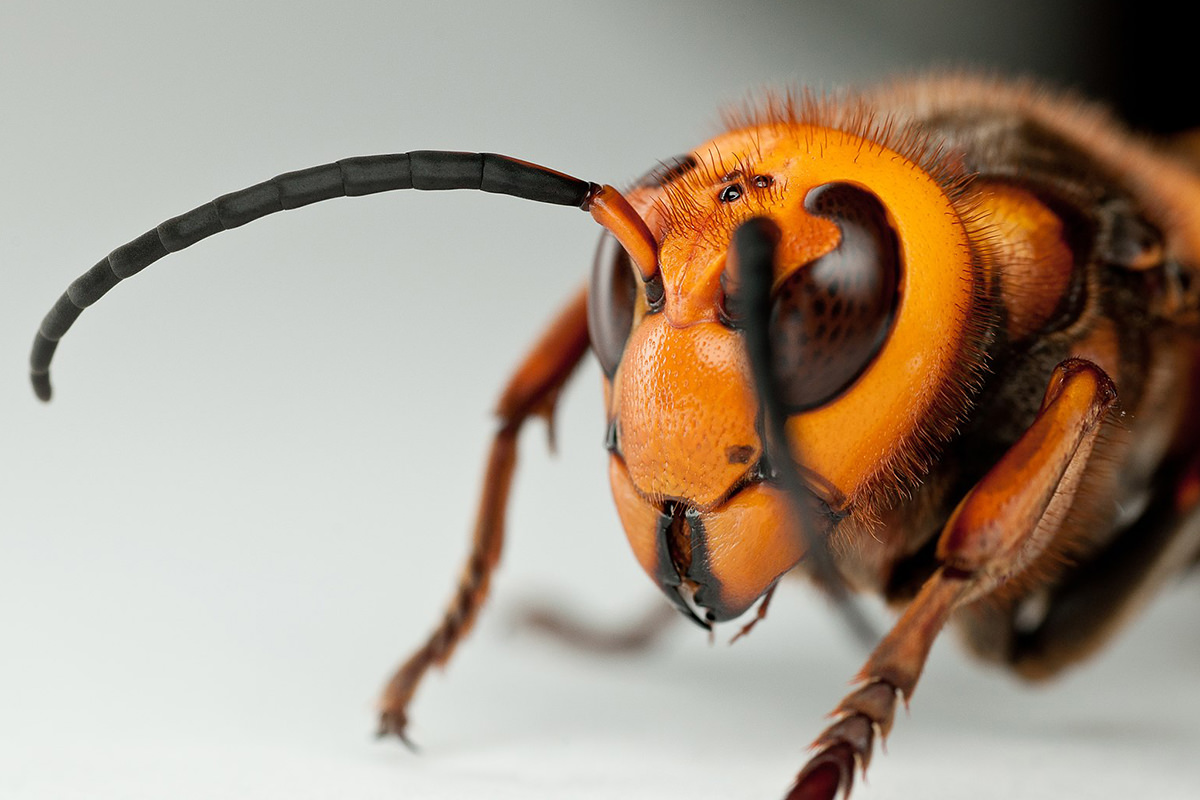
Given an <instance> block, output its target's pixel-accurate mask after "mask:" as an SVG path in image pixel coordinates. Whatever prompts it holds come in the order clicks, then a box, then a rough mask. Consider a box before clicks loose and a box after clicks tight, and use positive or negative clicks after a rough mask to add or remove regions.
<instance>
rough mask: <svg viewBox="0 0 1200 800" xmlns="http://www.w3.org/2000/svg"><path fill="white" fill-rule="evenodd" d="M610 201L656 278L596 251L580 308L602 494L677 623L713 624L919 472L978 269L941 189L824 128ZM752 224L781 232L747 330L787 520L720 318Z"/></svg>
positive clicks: (719, 143) (960, 377)
mask: <svg viewBox="0 0 1200 800" xmlns="http://www.w3.org/2000/svg"><path fill="white" fill-rule="evenodd" d="M629 200H630V203H631V204H632V205H633V207H634V208H635V209H636V211H637V212H638V214H640V215H641V217H642V218H643V220H644V221H645V222H646V226H647V227H648V229H649V231H650V233H651V234H652V236H653V238H654V240H655V242H656V243H657V273H655V274H654V276H653V277H650V276H649V275H648V272H649V271H650V270H649V269H648V268H647V267H646V266H645V264H644V263H642V264H641V265H640V267H639V268H634V267H633V266H632V264H631V262H630V259H629V257H628V256H627V255H625V254H624V253H623V252H620V251H616V250H614V251H613V252H611V253H605V252H603V251H602V253H601V254H600V256H599V257H598V259H597V264H596V271H595V274H594V276H593V284H592V289H591V292H590V297H589V325H590V327H591V330H592V340H593V346H594V347H595V349H596V351H597V354H598V355H599V357H600V361H601V364H602V366H603V368H604V371H605V375H606V385H605V388H606V392H605V395H606V403H607V407H608V415H609V423H610V436H609V449H610V451H611V452H612V456H611V462H610V469H609V473H610V477H611V480H612V487H613V494H614V497H615V499H616V502H617V508H618V511H619V514H620V517H621V521H622V524H623V525H624V527H625V530H626V533H627V535H628V537H629V541H630V544H631V545H632V547H633V551H634V554H635V555H636V557H637V559H638V561H639V562H640V563H641V565H642V567H643V568H644V569H645V570H646V572H647V573H648V574H649V575H650V576H651V577H652V578H653V579H654V580H655V581H656V582H658V583H659V585H660V586H661V587H662V588H663V590H664V591H666V592H667V594H668V596H670V597H671V598H672V600H674V601H675V602H676V603H677V604H678V605H679V606H680V608H681V609H683V610H685V611H687V612H689V613H692V614H693V615H696V614H697V612H698V614H699V616H697V617H696V618H697V619H698V620H699V619H700V618H701V617H703V619H704V621H706V622H710V621H721V620H726V619H731V618H733V617H736V616H738V615H739V614H741V613H743V612H744V611H745V610H747V609H748V608H749V607H750V606H751V605H752V604H753V603H754V602H755V600H757V599H758V598H759V597H761V596H762V595H763V594H764V593H765V592H766V591H767V590H768V589H770V588H771V586H773V585H774V583H775V582H776V581H777V580H778V579H779V577H780V576H781V575H783V574H784V573H785V572H787V571H788V570H790V569H791V568H792V567H794V566H795V565H796V564H797V563H798V562H800V561H801V560H802V559H803V557H804V544H803V543H804V541H805V538H804V537H803V536H802V535H800V528H799V527H798V526H799V525H800V524H805V525H810V526H813V527H814V528H815V529H816V530H814V533H816V534H818V535H825V536H830V535H835V533H836V528H837V527H838V525H839V523H840V522H841V521H842V520H844V519H846V518H847V517H851V516H858V517H859V518H860V519H866V518H869V517H870V516H871V515H872V514H873V513H874V512H875V511H877V510H879V509H880V508H881V507H882V506H884V505H886V503H887V502H888V501H889V498H890V497H893V496H895V495H896V494H897V493H899V492H902V491H903V490H904V488H905V485H904V480H905V478H906V477H910V476H913V475H916V474H918V473H919V472H920V471H921V470H922V469H923V460H925V459H928V458H929V457H931V453H930V450H931V447H930V443H931V442H933V441H935V440H936V439H937V438H939V437H940V436H943V435H945V431H944V430H942V428H939V427H938V426H939V425H942V426H944V425H946V424H947V423H946V422H945V420H947V419H949V420H950V422H949V423H948V424H953V421H954V419H955V416H956V415H955V414H954V413H953V412H954V409H953V408H947V406H948V405H949V406H953V405H954V403H955V402H958V403H959V404H960V405H961V404H963V403H965V399H964V398H965V397H966V395H967V394H969V386H967V382H968V381H969V376H968V375H967V374H966V373H965V371H964V370H963V368H962V364H961V355H962V353H963V352H964V351H965V350H966V349H968V348H970V347H971V346H972V345H971V334H972V315H973V314H975V313H977V311H978V309H977V308H976V306H977V304H978V300H977V299H976V298H977V297H978V295H979V294H980V288H979V284H980V283H981V281H982V280H983V279H982V278H981V277H980V273H981V270H980V269H979V268H978V266H977V264H976V261H975V259H974V257H973V254H972V251H971V247H970V244H969V241H968V237H967V234H966V231H965V229H964V226H963V223H962V221H961V218H960V212H959V210H958V209H956V208H955V205H954V203H953V202H952V201H951V199H950V198H949V195H948V191H947V189H946V188H945V187H944V186H943V185H941V184H940V183H939V182H938V181H937V180H935V179H934V178H933V177H931V176H930V175H929V174H928V173H927V172H926V171H924V170H922V169H921V168H920V167H919V166H918V165H917V163H916V161H915V160H914V159H912V158H909V157H906V156H904V155H901V154H900V153H898V152H895V151H893V150H891V149H888V148H886V147H883V146H881V145H878V144H873V143H871V142H868V141H867V140H866V139H864V138H862V137H860V136H858V135H855V134H850V133H843V132H839V131H837V130H833V129H830V128H823V127H816V126H813V125H806V124H800V123H796V122H779V121H775V122H770V123H768V124H764V125H761V126H756V127H753V128H746V129H742V130H737V131H733V132H731V133H728V134H725V135H722V136H720V137H718V138H717V139H714V140H713V141H711V142H709V143H708V144H706V145H704V146H702V147H701V148H699V149H697V150H695V151H693V152H692V153H691V154H690V156H689V157H688V158H687V159H685V160H684V161H683V162H681V165H679V166H677V167H676V169H675V170H674V172H673V173H668V174H667V175H666V176H665V177H660V179H659V182H658V183H657V184H656V185H650V186H643V187H640V188H638V189H635V190H634V191H633V192H631V193H630V195H629ZM752 217H768V218H770V219H771V220H772V221H773V222H774V223H775V224H776V226H777V227H778V229H779V231H780V234H781V237H780V240H779V242H778V244H777V246H776V253H775V279H774V295H773V301H772V302H773V304H774V306H773V311H772V315H771V320H770V323H769V330H770V331H771V334H772V339H773V342H774V346H775V349H776V351H777V353H778V354H779V355H778V358H777V364H776V372H777V376H778V377H779V383H780V392H781V395H782V397H783V399H784V401H785V402H786V403H787V405H788V407H789V409H791V411H792V412H793V413H792V414H791V416H790V418H789V420H788V428H789V431H788V432H789V435H790V437H791V439H792V440H793V441H794V442H795V444H796V447H795V452H794V453H793V457H794V458H795V460H796V462H797V464H798V465H799V467H800V468H801V471H802V473H803V474H804V475H805V476H806V478H807V479H808V483H809V486H810V489H811V495H812V497H811V500H812V503H811V506H812V508H811V510H812V513H811V514H810V515H808V518H807V519H805V520H803V521H797V520H795V519H794V518H793V516H792V512H791V510H790V509H791V505H790V504H789V502H788V498H786V497H785V496H784V495H783V493H782V492H781V490H780V489H779V488H777V487H776V486H775V485H774V483H773V482H772V481H771V468H770V465H768V464H765V463H764V461H763V444H762V441H761V438H760V433H759V431H760V420H759V419H758V414H759V411H758V409H759V402H758V398H757V396H756V394H755V390H754V385H753V380H752V377H751V374H750V369H749V364H748V359H747V356H746V354H745V352H744V344H743V334H742V332H741V330H740V329H739V320H738V311H737V309H736V308H734V307H732V306H733V301H732V300H731V297H732V296H733V287H734V286H736V284H737V274H736V266H735V265H734V263H733V259H730V258H729V257H728V256H729V247H730V238H731V236H732V234H733V231H734V230H735V229H736V228H737V227H738V226H739V225H740V224H741V223H743V222H745V221H746V220H748V219H750V218H752ZM623 241H624V239H623ZM636 257H637V256H636V254H635V258H636ZM646 260H647V259H646V258H645V257H641V258H640V261H641V262H645V261H646ZM947 412H950V413H947ZM934 420H941V421H940V422H935V421H934Z"/></svg>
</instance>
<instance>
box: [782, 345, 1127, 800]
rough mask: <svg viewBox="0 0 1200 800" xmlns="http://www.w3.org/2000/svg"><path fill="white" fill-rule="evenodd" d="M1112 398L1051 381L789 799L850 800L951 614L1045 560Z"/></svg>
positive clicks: (951, 524)
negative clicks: (857, 775)
mask: <svg viewBox="0 0 1200 800" xmlns="http://www.w3.org/2000/svg"><path fill="white" fill-rule="evenodd" d="M1115 402H1116V390H1115V389H1114V387H1113V384H1112V381H1110V380H1109V378H1108V376H1107V375H1105V374H1104V371H1103V370H1101V369H1100V368H1099V367H1097V366H1096V365H1095V364H1093V363H1091V362H1090V361H1084V360H1082V359H1069V360H1067V361H1064V362H1063V363H1062V364H1060V365H1059V366H1058V367H1057V368H1056V369H1055V371H1054V374H1053V376H1052V377H1051V379H1050V386H1049V388H1048V389H1047V391H1046V397H1045V399H1044V400H1043V402H1042V408H1041V411H1040V412H1039V413H1038V416H1037V418H1036V419H1035V420H1034V422H1033V424H1032V425H1031V426H1030V427H1029V429H1028V430H1027V431H1025V433H1024V434H1023V435H1022V436H1021V438H1020V439H1019V440H1018V441H1017V443H1016V444H1014V445H1013V447H1012V448H1011V449H1010V450H1009V451H1008V452H1007V453H1005V455H1004V457H1003V458H1002V459H1001V460H1000V462H999V463H997V464H996V466H994V467H993V468H992V469H991V471H989V472H988V474H987V475H985V476H984V478H983V480H981V481H980V482H979V483H978V484H977V485H976V486H975V488H974V489H972V490H971V492H970V493H969V494H968V495H967V496H966V497H965V498H964V499H963V501H962V503H960V504H959V506H958V508H957V509H956V510H955V512H954V514H953V515H952V516H951V517H950V520H949V521H948V522H947V523H946V527H945V528H944V529H943V531H942V534H941V538H940V539H939V540H938V558H939V560H940V561H941V564H942V566H941V567H940V568H939V569H938V570H937V571H936V572H935V573H934V574H933V575H932V576H931V577H930V578H929V579H928V580H927V581H926V582H925V584H924V586H922V588H921V591H920V592H919V593H918V594H917V596H916V598H915V599H914V600H913V601H912V603H911V604H910V605H909V606H908V608H907V610H906V611H905V612H904V614H903V615H902V616H901V617H900V619H899V620H898V621H897V622H896V625H895V626H894V627H893V628H892V630H891V632H889V633H888V635H887V636H886V637H884V639H883V641H882V642H880V643H879V645H878V646H877V647H876V648H875V650H874V652H872V653H871V656H870V658H869V659H868V660H867V663H866V665H865V666H864V667H863V669H862V670H861V671H860V672H859V674H858V676H857V679H856V683H858V685H859V688H858V689H856V690H855V691H853V692H851V693H850V694H849V695H848V696H847V697H846V698H845V699H844V700H842V702H841V704H840V705H838V707H837V709H836V710H835V711H834V713H833V716H835V717H836V721H835V722H834V723H833V724H832V725H830V726H829V727H828V728H827V729H826V730H825V732H824V733H822V734H821V735H820V736H819V737H818V738H817V740H816V742H815V743H814V744H813V748H814V749H815V750H816V751H817V752H816V754H815V755H814V756H813V757H812V759H810V760H809V762H808V764H807V765H806V766H805V767H804V769H803V770H801V772H800V774H799V776H797V778H796V782H795V783H794V784H793V786H792V788H791V790H790V791H789V793H788V795H787V800H813V799H814V798H823V799H827V800H832V798H833V797H834V796H835V795H837V793H838V791H839V790H840V791H842V792H843V793H844V795H843V796H849V794H850V790H851V788H852V786H853V782H854V769H855V764H858V766H859V768H861V769H862V770H863V771H864V772H865V770H866V768H867V764H868V763H869V762H870V759H871V751H872V745H873V742H874V738H875V735H876V733H878V735H879V736H881V737H883V738H886V737H887V734H888V731H889V730H891V727H892V721H893V718H894V716H895V710H896V697H897V695H899V696H901V697H903V699H904V701H905V703H907V702H908V699H909V698H910V697H911V696H912V692H913V690H914V689H915V688H916V685H917V679H918V678H919V677H920V676H921V670H922V669H923V668H924V666H925V660H926V658H927V657H928V655H929V650H930V648H931V647H932V646H933V641H934V639H935V638H936V637H937V635H938V633H939V632H940V631H941V629H942V627H943V626H944V625H945V623H946V621H947V619H949V617H950V614H951V612H953V611H954V610H955V609H956V608H958V607H960V606H962V605H964V604H966V603H969V602H972V601H974V600H977V599H979V598H980V597H982V596H984V595H986V594H988V593H989V592H991V591H993V590H995V589H997V588H998V587H999V586H1001V585H1002V584H1003V583H1005V582H1006V581H1007V580H1009V579H1010V578H1012V577H1014V576H1016V575H1018V574H1020V573H1021V572H1022V571H1023V570H1024V569H1025V568H1027V567H1028V566H1029V565H1030V564H1031V563H1032V562H1033V561H1034V560H1035V559H1037V558H1038V556H1040V555H1042V554H1043V553H1045V552H1046V550H1047V546H1048V545H1049V544H1050V543H1051V542H1052V541H1053V539H1054V537H1055V535H1056V533H1057V532H1058V529H1059V520H1061V518H1062V515H1063V512H1065V511H1066V510H1067V509H1068V508H1069V507H1070V504H1071V502H1072V501H1073V500H1074V497H1075V491H1076V489H1077V487H1078V483H1079V478H1080V476H1081V475H1082V473H1083V471H1084V468H1085V466H1086V465H1087V462H1088V457H1089V455H1090V454H1091V450H1092V445H1093V443H1094V442H1095V438H1096V434H1097V433H1098V432H1099V430H1100V423H1101V422H1102V421H1103V419H1104V417H1105V415H1106V413H1107V412H1108V410H1109V409H1110V408H1111V407H1112V406H1113V404H1114V403H1115Z"/></svg>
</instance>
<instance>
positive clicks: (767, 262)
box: [731, 217, 879, 647]
mask: <svg viewBox="0 0 1200 800" xmlns="http://www.w3.org/2000/svg"><path fill="white" fill-rule="evenodd" d="M779 235H780V234H779V227H778V226H777V225H776V224H775V223H774V222H772V221H771V220H769V219H767V218H766V217H755V218H753V219H749V220H747V221H745V222H743V223H742V224H741V225H739V226H738V227H737V229H736V230H735V231H734V232H733V242H732V244H731V249H732V250H733V255H734V257H735V258H736V260H737V264H736V267H737V270H736V283H737V286H736V288H735V289H734V294H735V297H734V302H735V303H736V306H737V309H738V315H739V317H741V318H742V319H743V320H744V323H743V327H744V329H745V333H746V351H747V354H748V355H749V357H750V371H751V373H752V374H753V376H754V390H755V392H757V394H758V402H759V407H760V410H761V413H762V424H763V433H764V436H763V450H764V452H765V453H766V455H767V463H769V464H770V465H771V466H772V467H773V468H774V470H775V473H776V477H777V480H778V481H779V483H780V485H781V486H782V488H783V491H784V494H785V495H786V496H787V498H788V504H789V505H790V506H791V511H792V517H793V518H794V519H795V520H796V521H797V523H798V524H799V526H800V530H801V535H802V536H803V537H804V540H805V544H806V545H807V547H806V551H807V553H806V556H805V561H806V566H807V568H808V571H809V574H810V575H812V577H813V580H814V581H815V582H816V584H817V585H818V586H819V587H820V588H821V589H823V590H824V591H825V592H826V593H827V594H828V595H829V597H830V598H831V599H832V600H833V602H834V604H835V605H836V606H837V608H838V610H839V611H840V612H841V613H842V616H843V618H844V619H845V620H846V623H847V625H848V626H849V627H850V630H851V632H852V633H853V634H854V636H855V637H856V638H857V639H859V640H860V641H861V642H863V643H864V644H867V645H868V646H871V647H874V646H875V643H876V642H877V641H878V640H879V633H878V631H876V630H875V628H874V626H873V625H872V624H871V622H870V621H869V620H868V619H867V617H866V615H865V614H863V611H862V608H860V607H859V605H858V603H857V602H855V600H854V598H853V597H852V596H851V595H850V592H849V590H848V589H847V588H846V582H845V580H844V579H843V578H842V575H841V573H840V572H838V568H837V565H836V564H835V563H834V560H833V553H832V552H831V551H830V549H829V542H828V540H827V538H826V537H824V536H821V535H819V534H818V533H817V532H816V531H815V529H814V528H815V526H814V525H812V514H811V505H810V502H809V498H810V496H811V494H812V493H811V491H810V490H809V488H808V486H807V485H806V483H805V481H804V477H803V476H802V475H801V474H800V470H799V468H798V467H797V466H796V460H795V458H796V457H795V452H796V443H795V442H794V441H792V440H791V439H790V438H789V437H788V433H787V427H786V425H785V423H786V422H787V417H788V414H787V409H786V408H785V406H784V403H783V400H782V399H781V398H780V396H779V392H778V390H777V381H776V379H775V370H774V367H773V365H774V363H775V361H774V348H773V345H772V342H771V335H770V330H769V323H770V319H771V286H772V284H773V283H774V280H775V249H776V245H777V244H778V242H779Z"/></svg>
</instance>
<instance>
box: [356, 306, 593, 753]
mask: <svg viewBox="0 0 1200 800" xmlns="http://www.w3.org/2000/svg"><path fill="white" fill-rule="evenodd" d="M587 347H588V331H587V296H586V293H585V292H580V293H579V294H578V295H576V296H575V297H574V298H573V299H572V301H571V303H570V304H569V305H568V306H567V307H566V308H565V309H564V310H563V312H562V313H561V314H560V315H559V317H558V318H557V319H556V320H555V321H554V322H553V323H552V324H551V326H550V328H549V329H548V330H547V331H546V332H545V333H544V334H543V335H542V338H541V339H540V340H539V341H538V343H537V344H536V345H535V346H534V348H533V351H532V352H531V353H529V355H528V356H526V358H525V360H524V362H522V364H521V366H520V367H519V368H518V369H517V372H516V374H515V375H513V377H512V379H511V380H510V381H509V384H508V387H507V388H506V389H505V390H504V394H503V395H502V396H501V398H500V404H499V408H498V409H497V414H498V416H499V417H500V429H499V430H498V431H497V432H496V436H495V439H493V441H492V450H491V453H490V454H489V456H488V464H487V473H486V474H485V476H484V479H483V496H482V497H481V498H480V500H479V511H478V514H477V516H476V518H475V534H474V537H473V539H472V544H471V553H470V556H469V557H468V558H467V563H466V564H465V565H463V570H462V575H461V577H460V578H459V581H458V587H457V589H456V590H455V592H454V596H453V597H452V598H451V600H450V604H449V606H448V607H447V608H446V611H445V613H444V614H443V615H442V621H441V623H440V624H439V625H438V626H437V628H436V629H434V631H433V633H432V634H430V636H429V638H428V639H427V640H426V642H425V644H424V645H422V646H421V647H420V648H419V649H418V650H417V651H416V652H415V653H413V654H412V655H411V656H409V658H408V660H407V661H405V662H404V664H403V665H401V667H400V668H399V669H398V670H396V673H395V675H393V676H392V679H391V681H390V682H389V683H388V685H387V688H386V689H384V692H383V697H382V699H381V700H380V702H379V706H380V709H379V710H380V716H379V735H380V736H385V735H387V734H389V733H390V734H394V735H395V736H398V737H399V738H400V739H401V740H402V741H404V742H405V743H406V744H409V745H410V746H411V743H410V742H409V740H408V737H407V734H406V729H407V726H408V704H409V703H410V702H411V701H412V698H413V695H414V694H415V693H416V691H417V686H418V685H420V682H421V679H422V678H423V677H424V676H425V673H426V672H428V671H429V668H430V667H432V666H435V665H436V666H439V667H441V666H444V665H445V664H446V662H447V661H449V660H450V656H451V655H452V654H453V652H454V648H455V647H456V646H457V645H458V643H459V642H460V641H462V639H463V637H465V636H466V635H467V633H468V632H470V630H471V626H472V625H473V624H474V622H475V617H476V616H477V615H478V614H479V611H480V609H481V608H483V603H484V601H485V600H486V599H487V592H488V585H489V584H490V582H491V576H492V570H493V569H494V568H495V566H496V564H497V563H498V562H499V560H500V549H501V546H502V544H503V543H504V511H505V507H506V506H507V505H508V492H509V488H510V487H511V485H512V476H513V470H514V469H515V468H516V463H517V434H518V433H519V432H520V430H521V425H522V424H523V423H524V422H525V420H526V419H527V418H528V417H529V416H530V415H531V414H541V415H544V416H546V418H547V421H548V422H550V421H551V420H550V415H551V413H552V412H553V410H554V402H555V400H556V399H557V398H558V393H559V390H560V389H562V386H563V384H564V383H565V382H566V380H567V378H569V377H570V376H571V372H572V371H573V370H574V369H575V367H576V365H578V364H579V362H580V360H581V359H582V358H583V355H584V353H586V352H587ZM551 436H552V438H551V441H552V442H553V428H551Z"/></svg>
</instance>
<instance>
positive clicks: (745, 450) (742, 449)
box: [725, 444, 754, 464]
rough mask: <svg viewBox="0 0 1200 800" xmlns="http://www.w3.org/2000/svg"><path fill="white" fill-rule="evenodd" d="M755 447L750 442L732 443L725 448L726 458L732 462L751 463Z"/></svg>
mask: <svg viewBox="0 0 1200 800" xmlns="http://www.w3.org/2000/svg"><path fill="white" fill-rule="evenodd" d="M753 456H754V448H753V447H752V446H751V445H748V444H738V445H731V446H730V447H727V448H725V458H726V459H728V461H729V463H730V464H749V463H750V459H751V458H752V457H753Z"/></svg>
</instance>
